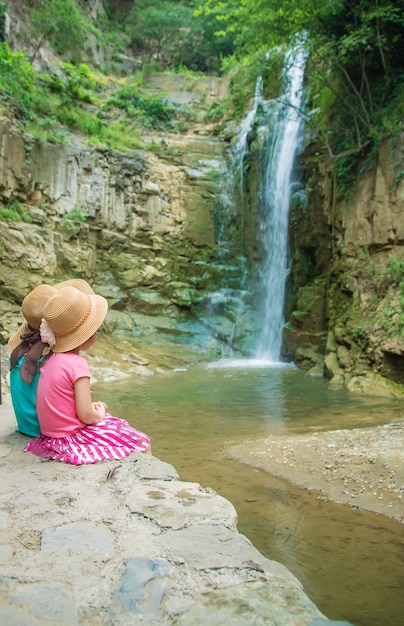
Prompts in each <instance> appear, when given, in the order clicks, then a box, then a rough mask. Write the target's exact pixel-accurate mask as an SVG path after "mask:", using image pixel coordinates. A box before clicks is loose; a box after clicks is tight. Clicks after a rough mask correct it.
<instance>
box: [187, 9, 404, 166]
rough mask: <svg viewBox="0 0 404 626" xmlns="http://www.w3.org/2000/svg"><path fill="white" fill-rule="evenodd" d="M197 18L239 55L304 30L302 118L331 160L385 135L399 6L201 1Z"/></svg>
mask: <svg viewBox="0 0 404 626" xmlns="http://www.w3.org/2000/svg"><path fill="white" fill-rule="evenodd" d="M198 13H200V14H208V15H214V16H215V18H216V20H217V25H218V31H217V35H218V36H221V35H222V34H223V33H225V32H227V31H229V30H230V31H231V32H233V33H234V35H235V38H236V39H235V41H236V45H238V46H239V56H241V57H242V56H243V55H249V54H253V53H254V52H256V51H257V50H258V49H262V48H266V50H268V49H270V48H272V47H274V46H278V45H283V46H285V45H286V46H287V45H289V44H290V42H291V41H292V40H293V38H294V37H296V35H297V34H299V33H303V32H304V33H306V39H305V45H306V46H307V49H308V58H309V71H308V73H307V84H308V96H309V105H311V113H310V116H309V121H310V122H311V123H314V124H315V125H316V128H317V131H318V133H319V134H320V136H321V137H322V139H323V141H324V143H325V145H326V147H327V150H328V152H329V154H330V156H331V158H332V159H338V158H345V157H347V156H349V155H351V154H357V153H360V152H363V151H365V150H366V149H369V148H370V146H371V145H372V144H373V145H374V143H375V142H377V141H378V140H379V139H380V137H381V134H383V132H384V133H386V132H388V129H387V128H384V129H383V125H384V124H385V122H386V116H385V115H384V112H385V109H386V107H387V106H388V105H389V106H390V105H391V103H392V102H395V105H396V109H397V107H398V108H399V107H400V105H399V102H400V101H401V102H402V96H400V93H401V90H402V89H403V72H402V67H403V66H404V38H403V23H404V5H403V3H397V2H396V1H395V0H323V1H322V2H321V3H319V2H318V1H317V0H241V1H237V0H206V1H205V2H204V3H203V4H202V5H201V6H200V7H199V9H198ZM390 113H391V111H390ZM397 117H398V118H399V119H401V118H400V115H399V114H397ZM401 126H402V122H401Z"/></svg>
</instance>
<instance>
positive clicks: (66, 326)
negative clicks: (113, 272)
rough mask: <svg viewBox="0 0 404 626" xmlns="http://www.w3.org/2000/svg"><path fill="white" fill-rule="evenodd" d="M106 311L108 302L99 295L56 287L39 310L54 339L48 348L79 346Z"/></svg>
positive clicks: (55, 350) (66, 349) (59, 349)
mask: <svg viewBox="0 0 404 626" xmlns="http://www.w3.org/2000/svg"><path fill="white" fill-rule="evenodd" d="M107 311H108V302H107V301H106V299H105V298H103V297H102V296H97V295H95V294H90V295H89V294H86V293H83V292H82V291H79V290H78V289H76V288H75V287H62V288H61V289H58V290H57V291H56V293H55V294H54V295H53V296H52V297H51V298H50V300H48V302H47V303H46V305H45V308H44V311H43V317H44V319H45V322H46V324H47V326H48V327H49V328H50V329H51V330H52V331H53V333H54V335H55V339H56V343H55V345H53V346H52V351H53V352H69V350H74V349H75V348H78V347H79V346H81V344H83V343H84V342H85V341H87V339H89V338H90V337H92V335H94V333H96V332H97V330H98V329H99V327H100V326H101V324H102V323H103V321H104V319H105V316H106V314H107ZM41 333H42V327H41Z"/></svg>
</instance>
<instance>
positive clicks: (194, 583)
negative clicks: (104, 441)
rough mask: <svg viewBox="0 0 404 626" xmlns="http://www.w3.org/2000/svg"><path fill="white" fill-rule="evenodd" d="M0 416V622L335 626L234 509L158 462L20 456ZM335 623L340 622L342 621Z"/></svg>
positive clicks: (18, 438) (9, 418) (9, 414)
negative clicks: (247, 531) (260, 546)
mask: <svg viewBox="0 0 404 626" xmlns="http://www.w3.org/2000/svg"><path fill="white" fill-rule="evenodd" d="M14 429H15V418H14V414H13V410H12V406H11V405H10V404H9V403H8V401H7V400H6V403H5V404H3V405H2V406H0V466H1V476H2V479H1V490H0V511H1V512H0V562H1V577H0V580H1V585H0V622H1V623H2V624H7V626H17V625H18V626H37V625H38V626H39V625H41V626H44V625H45V624H51V625H52V626H59V625H60V626H62V625H66V626H67V625H68V626H75V625H80V626H81V625H82V626H84V625H85V626H87V625H88V626H90V625H91V626H92V625H114V626H115V625H123V624H124V625H125V626H130V625H131V624H147V625H148V626H152V625H155V624H156V625H166V624H176V625H184V626H185V625H186V626H192V625H193V624H195V625H196V624H207V623H209V624H225V623H230V624H242V625H247V624H251V625H253V624H254V625H255V624H257V625H258V624H266V625H268V624H273V625H275V624H281V625H282V626H289V625H290V626H292V625H293V626H308V625H312V626H320V625H321V624H332V623H333V622H332V621H330V620H327V619H326V618H325V617H324V616H323V615H322V614H321V613H320V611H319V610H318V609H317V607H316V606H315V605H314V604H313V603H312V602H311V600H310V599H309V598H308V597H307V596H306V594H305V593H304V590H303V589H302V586H301V584H300V583H299V581H298V580H297V579H296V578H295V577H294V576H293V575H292V574H291V573H290V572H289V571H288V570H287V569H286V568H285V567H283V566H282V565H281V564H280V563H277V562H275V561H271V560H268V559H266V558H264V557H263V555H262V554H261V553H260V552H259V551H258V550H256V549H255V547H254V546H253V545H252V544H251V542H250V541H249V540H248V539H247V538H246V537H245V536H243V535H241V534H240V533H239V532H238V531H237V514H236V511H235V509H234V507H233V505H232V504H231V503H230V502H229V501H228V500H226V499H224V498H223V497H221V496H220V495H218V494H217V493H215V492H214V491H213V490H212V489H209V488H205V487H202V486H200V485H199V484H197V483H185V482H181V481H180V480H179V479H178V474H177V472H176V470H175V468H174V467H173V466H171V465H168V464H167V463H164V462H162V461H160V460H159V459H157V458H155V457H147V456H145V455H141V454H133V455H131V456H130V457H127V458H126V459H124V460H122V461H120V462H117V461H107V462H102V463H97V464H94V465H89V466H81V467H75V466H70V465H65V464H62V463H57V462H53V461H47V462H41V461H40V460H39V459H38V458H37V457H35V456H33V455H31V454H25V453H23V452H22V448H23V445H24V443H25V442H26V438H25V437H24V436H23V435H21V434H19V433H16V432H15V430H14ZM338 623H339V624H341V622H338Z"/></svg>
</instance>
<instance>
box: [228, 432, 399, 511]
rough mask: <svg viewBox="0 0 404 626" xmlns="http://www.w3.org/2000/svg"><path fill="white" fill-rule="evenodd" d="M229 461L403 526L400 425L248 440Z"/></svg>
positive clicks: (239, 445) (232, 449) (235, 451)
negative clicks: (258, 470)
mask: <svg viewBox="0 0 404 626" xmlns="http://www.w3.org/2000/svg"><path fill="white" fill-rule="evenodd" d="M228 454H229V456H230V457H231V458H233V459H236V460H237V461H240V462H242V463H246V464H248V465H250V466H252V467H256V468H259V469H263V470H265V471H267V472H269V473H271V474H274V475H276V476H280V477H282V478H285V479H287V480H289V481H290V482H292V483H293V484H294V485H297V486H299V487H302V488H304V489H307V490H310V491H314V492H317V493H318V494H319V497H321V498H322V499H323V500H325V501H326V500H333V501H335V502H340V503H343V504H347V505H349V506H350V507H353V508H360V509H366V510H369V511H374V512H376V513H382V514H383V515H386V516H388V517H390V518H392V519H396V520H397V521H398V522H400V523H404V423H403V422H402V421H401V422H398V423H392V424H388V425H385V426H377V427H371V428H360V429H359V428H358V429H353V430H334V431H325V432H324V431H321V432H315V433H310V434H304V435H300V434H299V435H279V436H276V435H275V436H270V437H266V438H265V439H260V440H249V441H245V442H243V443H242V444H238V445H236V446H233V447H231V448H230V449H229V450H228Z"/></svg>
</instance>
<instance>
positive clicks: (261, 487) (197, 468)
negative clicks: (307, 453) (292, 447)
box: [93, 361, 404, 626]
mask: <svg viewBox="0 0 404 626" xmlns="http://www.w3.org/2000/svg"><path fill="white" fill-rule="evenodd" d="M93 397H94V399H102V400H104V401H106V402H107V403H108V405H109V410H110V411H111V412H112V413H113V414H115V415H118V416H119V417H124V418H125V419H128V421H130V422H131V423H132V424H133V425H134V426H136V427H138V428H140V429H141V430H144V431H145V432H147V433H149V434H150V435H151V436H152V446H153V454H154V455H155V456H157V457H159V458H160V459H162V460H164V461H167V462H168V463H171V464H172V465H174V466H175V468H176V469H177V471H178V472H179V474H180V478H181V479H182V480H185V481H188V480H189V481H194V482H198V483H200V484H201V485H203V486H205V487H212V488H213V489H215V490H216V491H217V492H218V493H220V494H221V495H223V496H224V497H226V498H227V499H228V500H230V501H231V502H232V503H233V504H234V506H235V508H236V510H237V513H238V518H239V525H238V528H239V531H240V532H241V533H243V534H245V535H246V536H247V537H248V538H249V539H250V540H251V541H252V542H253V543H254V545H255V546H256V547H257V548H258V549H259V550H260V551H261V552H262V553H263V554H264V555H265V556H266V557H268V558H270V559H274V560H277V561H280V562H281V563H283V564H284V565H285V566H286V567H287V568H288V569H289V570H290V571H291V572H293V573H294V574H295V576H297V578H298V579H299V580H300V581H301V583H302V584H303V586H304V588H305V591H306V593H307V594H308V595H309V597H310V598H311V599H312V600H313V601H314V602H315V603H316V604H317V606H318V607H319V608H320V610H321V611H323V612H324V613H325V615H327V617H329V618H330V619H339V620H347V621H349V622H351V623H352V624H354V625H355V626H400V625H401V624H404V525H400V524H398V523H397V522H394V521H391V520H389V519H387V518H385V517H384V516H381V515H376V514H372V513H369V512H364V511H362V512H361V511H356V512H354V511H352V510H351V509H350V508H349V507H346V506H343V505H337V504H334V503H330V502H328V503H323V502H321V501H319V500H317V498H316V496H315V495H311V494H309V493H307V492H305V491H303V490H299V489H296V488H294V487H293V486H291V485H290V484H289V483H287V482H286V481H282V480H280V479H277V478H275V477H273V476H271V475H270V474H268V473H266V472H263V471H259V470H255V469H253V468H250V467H248V466H246V465H243V464H239V463H237V462H235V461H233V460H231V459H229V458H228V457H227V456H226V449H227V448H228V447H229V446H230V445H231V444H233V443H237V442H240V441H243V440H245V439H247V438H250V437H260V436H266V435H268V434H274V433H281V432H308V431H310V430H312V429H318V428H319V429H335V428H354V427H362V426H369V425H377V424H383V423H389V422H392V421H399V420H402V419H403V418H404V403H403V402H399V401H388V400H383V399H381V400H378V399H375V398H367V399H366V398H359V397H352V396H350V395H348V394H347V393H345V392H343V391H342V390H340V389H332V388H331V387H330V386H329V385H327V383H326V381H324V380H323V379H319V378H318V379H317V378H312V377H308V376H306V375H305V374H304V372H301V371H300V370H297V369H296V368H294V367H293V366H284V367H280V366H278V367H269V366H268V365H265V364H258V363H254V362H248V361H246V362H242V361H237V362H234V361H226V362H220V363H218V364H210V365H209V366H207V365H198V366H195V367H192V368H190V369H189V370H187V371H176V372H173V374H172V376H168V377H164V378H161V377H149V378H146V379H142V380H138V379H136V380H135V381H130V382H128V381H123V382H120V383H113V384H109V385H100V384H98V385H96V386H94V393H93Z"/></svg>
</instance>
